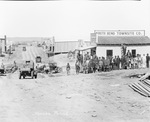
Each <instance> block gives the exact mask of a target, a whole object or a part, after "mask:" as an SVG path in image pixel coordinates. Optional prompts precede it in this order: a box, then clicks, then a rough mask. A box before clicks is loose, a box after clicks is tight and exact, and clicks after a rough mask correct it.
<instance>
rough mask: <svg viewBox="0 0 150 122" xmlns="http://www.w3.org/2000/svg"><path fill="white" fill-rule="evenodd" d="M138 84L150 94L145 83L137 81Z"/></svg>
mask: <svg viewBox="0 0 150 122" xmlns="http://www.w3.org/2000/svg"><path fill="white" fill-rule="evenodd" d="M138 84H139V85H141V86H142V87H143V88H144V89H145V90H147V91H148V92H149V94H150V88H149V87H147V86H146V85H144V84H143V83H141V82H138Z"/></svg>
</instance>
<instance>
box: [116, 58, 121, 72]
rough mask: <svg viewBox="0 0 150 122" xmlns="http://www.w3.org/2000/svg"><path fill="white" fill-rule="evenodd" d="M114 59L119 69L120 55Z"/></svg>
mask: <svg viewBox="0 0 150 122" xmlns="http://www.w3.org/2000/svg"><path fill="white" fill-rule="evenodd" d="M116 60H117V61H116V62H117V69H118V70H119V69H120V62H121V61H120V60H121V59H120V57H119V56H118V57H117V59H116Z"/></svg>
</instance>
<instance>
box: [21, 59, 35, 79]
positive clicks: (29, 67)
mask: <svg viewBox="0 0 150 122" xmlns="http://www.w3.org/2000/svg"><path fill="white" fill-rule="evenodd" d="M26 76H29V77H31V78H32V79H33V78H35V79H36V78H37V71H36V70H35V68H34V62H33V61H32V60H27V61H25V62H24V64H23V67H22V68H20V69H19V79H21V78H22V77H23V79H24V78H25V77H26Z"/></svg>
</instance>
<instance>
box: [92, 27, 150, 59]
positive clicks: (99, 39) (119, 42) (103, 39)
mask: <svg viewBox="0 0 150 122" xmlns="http://www.w3.org/2000/svg"><path fill="white" fill-rule="evenodd" d="M91 42H92V43H95V44H96V45H97V48H96V55H97V56H98V57H107V56H112V57H114V56H119V57H121V56H122V46H123V45H124V46H126V51H128V50H129V51H130V52H131V54H132V55H133V56H136V55H137V54H140V55H141V56H142V57H143V58H145V57H146V55H147V53H148V54H150V39H149V37H147V36H145V31H140V30H138V31H95V32H94V33H92V34H91Z"/></svg>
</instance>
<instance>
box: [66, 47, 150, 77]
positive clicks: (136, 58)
mask: <svg viewBox="0 0 150 122" xmlns="http://www.w3.org/2000/svg"><path fill="white" fill-rule="evenodd" d="M149 61H150V56H149V54H146V59H143V57H142V56H141V55H140V54H137V55H132V53H131V52H130V51H129V50H128V51H127V53H126V54H125V55H122V56H121V57H119V56H114V57H112V56H107V57H106V58H105V57H98V56H97V55H96V54H94V55H93V56H90V54H89V52H87V53H86V54H84V56H83V55H82V54H80V53H78V54H77V56H76V63H75V69H76V73H77V74H78V73H79V72H83V73H91V72H96V71H98V72H102V71H104V72H105V71H111V70H121V69H138V68H146V67H147V68H149ZM68 65H69V64H67V67H68ZM68 69H69V70H70V68H67V72H68Z"/></svg>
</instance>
